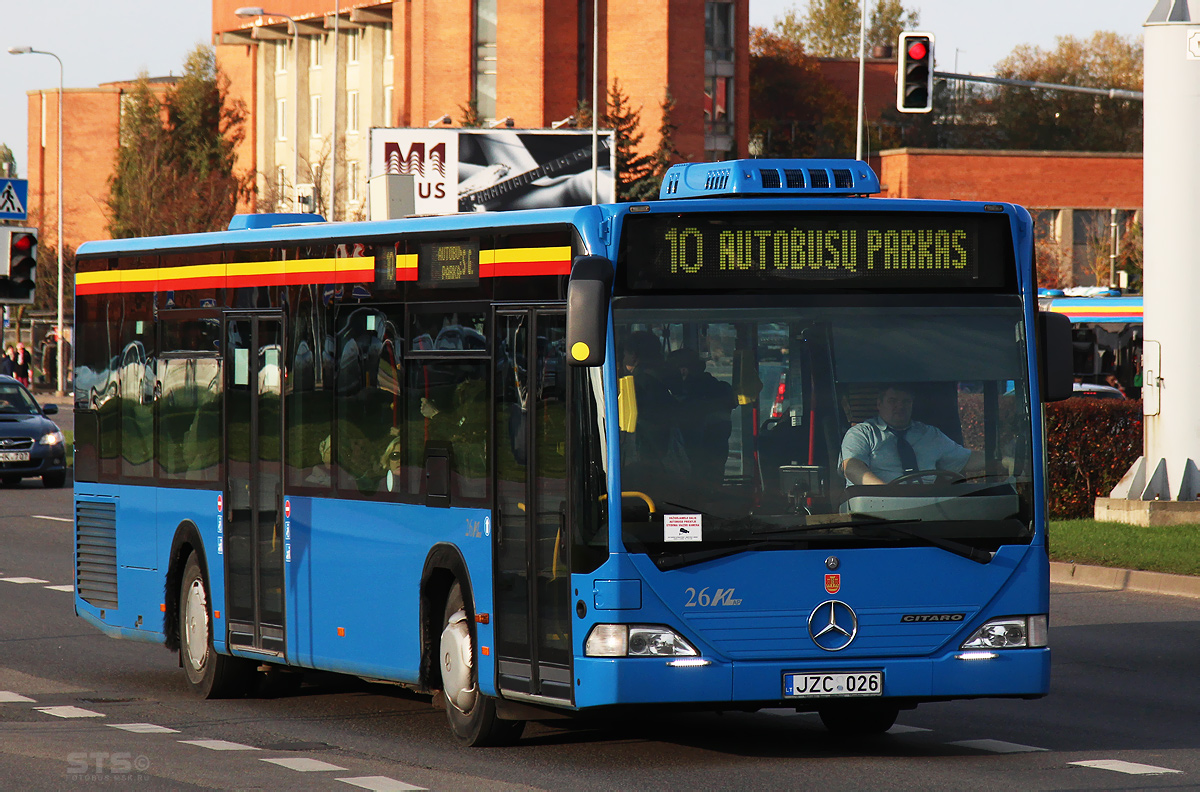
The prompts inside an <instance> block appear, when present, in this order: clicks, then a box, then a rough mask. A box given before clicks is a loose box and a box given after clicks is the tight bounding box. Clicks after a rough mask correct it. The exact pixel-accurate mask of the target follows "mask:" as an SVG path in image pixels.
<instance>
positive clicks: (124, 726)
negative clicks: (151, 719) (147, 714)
mask: <svg viewBox="0 0 1200 792" xmlns="http://www.w3.org/2000/svg"><path fill="white" fill-rule="evenodd" d="M108 725H109V726H111V727H113V728H114V729H121V730H122V731H127V732H133V733H135V734H167V733H168V732H170V733H172V734H178V733H179V729H168V728H167V727H166V726H155V725H154V724H153V723H110V724H108Z"/></svg>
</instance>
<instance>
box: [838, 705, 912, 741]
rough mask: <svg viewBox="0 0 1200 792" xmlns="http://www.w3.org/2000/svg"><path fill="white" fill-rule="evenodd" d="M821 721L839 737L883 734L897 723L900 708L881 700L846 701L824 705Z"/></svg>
mask: <svg viewBox="0 0 1200 792" xmlns="http://www.w3.org/2000/svg"><path fill="white" fill-rule="evenodd" d="M818 712H819V714H820V716H821V723H824V724H825V728H826V729H828V730H829V731H830V732H831V733H832V734H836V735H838V736H839V737H864V736H867V735H870V734H883V733H884V732H885V731H887V730H888V729H890V728H892V726H893V725H894V724H895V723H896V716H897V715H899V714H900V708H899V707H897V706H895V705H894V704H885V703H883V702H880V701H846V702H842V703H839V704H831V705H829V706H827V707H822V708H821V709H820V710H819V711H818Z"/></svg>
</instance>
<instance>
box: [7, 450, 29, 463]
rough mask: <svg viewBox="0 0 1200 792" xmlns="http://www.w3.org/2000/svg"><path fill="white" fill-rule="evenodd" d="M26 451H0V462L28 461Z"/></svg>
mask: <svg viewBox="0 0 1200 792" xmlns="http://www.w3.org/2000/svg"><path fill="white" fill-rule="evenodd" d="M28 461H29V452H28V451H0V462H28Z"/></svg>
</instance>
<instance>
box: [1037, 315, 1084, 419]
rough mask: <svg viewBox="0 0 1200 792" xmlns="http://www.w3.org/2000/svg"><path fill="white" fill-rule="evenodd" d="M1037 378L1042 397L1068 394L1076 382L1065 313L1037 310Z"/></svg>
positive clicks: (1060, 397)
mask: <svg viewBox="0 0 1200 792" xmlns="http://www.w3.org/2000/svg"><path fill="white" fill-rule="evenodd" d="M1037 346H1038V350H1037V351H1038V358H1037V360H1038V380H1039V381H1040V382H1041V385H1042V388H1041V390H1042V401H1046V402H1052V401H1062V400H1063V399H1069V398H1071V396H1072V394H1073V386H1074V383H1075V372H1074V368H1075V360H1074V355H1072V354H1071V320H1070V319H1069V318H1067V316H1066V315H1064V314H1059V313H1052V312H1050V311H1038V314H1037Z"/></svg>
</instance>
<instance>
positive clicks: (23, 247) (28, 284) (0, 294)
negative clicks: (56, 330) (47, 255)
mask: <svg viewBox="0 0 1200 792" xmlns="http://www.w3.org/2000/svg"><path fill="white" fill-rule="evenodd" d="M0 232H2V233H3V235H4V237H3V241H4V252H3V256H4V257H3V259H0V303H12V304H24V305H30V304H32V303H33V295H34V291H35V282H36V280H37V246H38V237H37V229H33V228H4V229H0Z"/></svg>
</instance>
